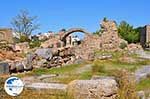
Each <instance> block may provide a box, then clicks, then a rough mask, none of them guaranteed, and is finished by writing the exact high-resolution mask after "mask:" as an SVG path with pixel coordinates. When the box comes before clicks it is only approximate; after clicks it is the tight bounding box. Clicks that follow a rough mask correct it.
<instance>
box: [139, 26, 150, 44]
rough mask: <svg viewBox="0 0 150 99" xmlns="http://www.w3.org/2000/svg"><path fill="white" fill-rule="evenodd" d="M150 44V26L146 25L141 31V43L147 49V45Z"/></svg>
mask: <svg viewBox="0 0 150 99" xmlns="http://www.w3.org/2000/svg"><path fill="white" fill-rule="evenodd" d="M148 42H150V25H146V26H144V27H143V28H142V29H141V33H140V43H141V45H142V46H143V47H146V43H148Z"/></svg>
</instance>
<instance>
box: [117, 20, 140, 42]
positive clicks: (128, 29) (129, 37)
mask: <svg viewBox="0 0 150 99" xmlns="http://www.w3.org/2000/svg"><path fill="white" fill-rule="evenodd" d="M118 32H119V35H120V36H121V37H122V38H123V39H125V40H126V41H128V43H138V42H139V41H140V29H138V28H133V26H131V25H129V24H128V23H127V22H125V21H122V22H121V23H120V25H119V27H118Z"/></svg>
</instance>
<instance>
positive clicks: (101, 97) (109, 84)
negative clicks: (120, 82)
mask: <svg viewBox="0 0 150 99" xmlns="http://www.w3.org/2000/svg"><path fill="white" fill-rule="evenodd" d="M117 90H118V87H117V82H116V81H115V80H114V79H100V80H75V81H73V82H71V83H70V84H69V85H68V94H69V96H72V97H73V98H74V99H116V96H117Z"/></svg>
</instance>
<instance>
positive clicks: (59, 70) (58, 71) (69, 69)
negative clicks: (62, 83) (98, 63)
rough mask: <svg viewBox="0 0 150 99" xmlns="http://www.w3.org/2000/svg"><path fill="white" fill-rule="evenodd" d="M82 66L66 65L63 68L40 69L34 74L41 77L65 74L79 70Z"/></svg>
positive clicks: (34, 71)
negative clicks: (42, 75)
mask: <svg viewBox="0 0 150 99" xmlns="http://www.w3.org/2000/svg"><path fill="white" fill-rule="evenodd" d="M80 66H81V64H72V65H66V66H62V67H55V68H50V69H46V68H39V69H35V70H33V73H34V74H37V75H41V74H64V73H69V72H72V71H73V70H74V69H76V68H79V67H80Z"/></svg>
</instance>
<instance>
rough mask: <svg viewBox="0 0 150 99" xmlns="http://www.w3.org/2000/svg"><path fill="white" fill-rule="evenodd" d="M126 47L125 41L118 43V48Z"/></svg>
mask: <svg viewBox="0 0 150 99" xmlns="http://www.w3.org/2000/svg"><path fill="white" fill-rule="evenodd" d="M126 47H127V44H126V43H125V42H121V43H120V45H119V48H121V49H124V48H126Z"/></svg>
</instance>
